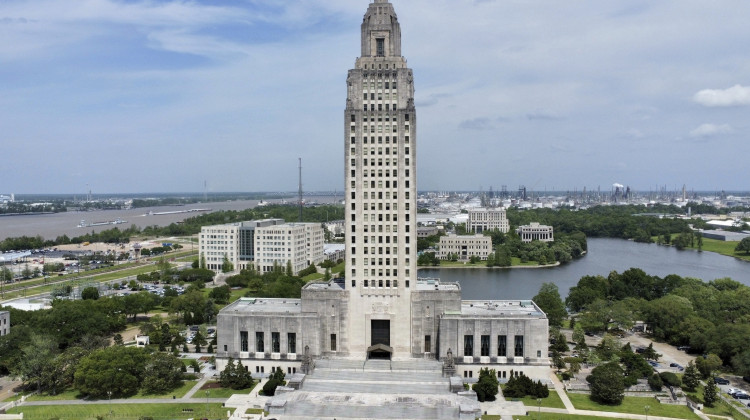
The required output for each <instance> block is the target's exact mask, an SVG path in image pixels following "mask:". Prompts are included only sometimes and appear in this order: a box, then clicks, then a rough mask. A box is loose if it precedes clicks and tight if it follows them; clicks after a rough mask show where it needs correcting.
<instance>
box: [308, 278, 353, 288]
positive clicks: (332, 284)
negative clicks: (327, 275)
mask: <svg viewBox="0 0 750 420" xmlns="http://www.w3.org/2000/svg"><path fill="white" fill-rule="evenodd" d="M303 289H306V290H334V291H339V290H344V280H343V279H333V280H331V281H329V282H312V283H307V284H306V285H305V287H303Z"/></svg>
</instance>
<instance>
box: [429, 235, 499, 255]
mask: <svg viewBox="0 0 750 420" xmlns="http://www.w3.org/2000/svg"><path fill="white" fill-rule="evenodd" d="M491 252H492V238H490V237H489V236H484V235H471V236H468V235H462V236H458V235H446V236H441V237H440V242H439V244H438V258H440V259H443V260H447V259H449V258H450V256H451V255H452V254H456V255H458V259H459V260H468V259H470V258H471V257H479V259H481V260H482V261H486V260H487V256H488V255H489V254H490V253H491Z"/></svg>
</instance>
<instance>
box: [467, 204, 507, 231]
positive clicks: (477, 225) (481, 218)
mask: <svg viewBox="0 0 750 420" xmlns="http://www.w3.org/2000/svg"><path fill="white" fill-rule="evenodd" d="M490 230H499V231H500V232H502V233H508V232H509V231H510V224H509V223H508V218H507V217H506V215H505V209H504V208H497V209H474V210H469V216H468V220H467V221H466V231H467V232H474V233H482V232H486V231H490Z"/></svg>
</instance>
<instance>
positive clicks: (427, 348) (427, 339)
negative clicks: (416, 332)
mask: <svg viewBox="0 0 750 420" xmlns="http://www.w3.org/2000/svg"><path fill="white" fill-rule="evenodd" d="M394 286H395V285H394ZM431 351H432V337H431V336H429V335H426V336H424V352H425V353H429V352H431Z"/></svg>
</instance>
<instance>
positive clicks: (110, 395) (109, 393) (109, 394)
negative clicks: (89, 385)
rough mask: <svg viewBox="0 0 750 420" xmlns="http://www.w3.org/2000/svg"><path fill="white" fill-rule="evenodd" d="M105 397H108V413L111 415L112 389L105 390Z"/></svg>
mask: <svg viewBox="0 0 750 420" xmlns="http://www.w3.org/2000/svg"><path fill="white" fill-rule="evenodd" d="M107 397H108V398H109V415H110V416H111V415H112V391H107Z"/></svg>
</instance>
